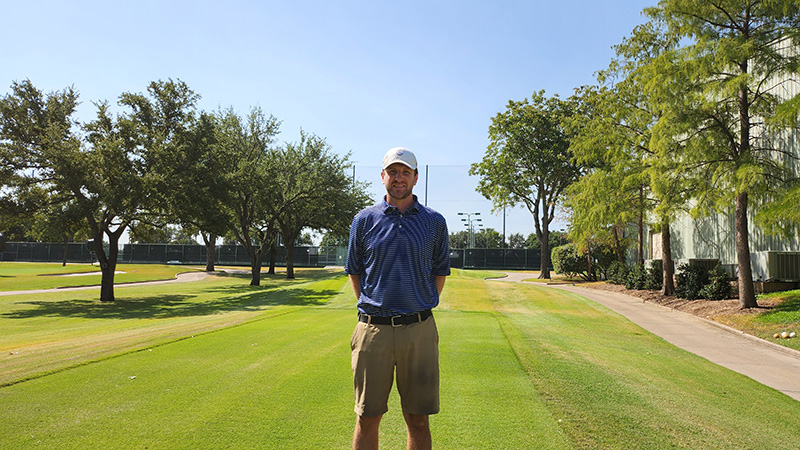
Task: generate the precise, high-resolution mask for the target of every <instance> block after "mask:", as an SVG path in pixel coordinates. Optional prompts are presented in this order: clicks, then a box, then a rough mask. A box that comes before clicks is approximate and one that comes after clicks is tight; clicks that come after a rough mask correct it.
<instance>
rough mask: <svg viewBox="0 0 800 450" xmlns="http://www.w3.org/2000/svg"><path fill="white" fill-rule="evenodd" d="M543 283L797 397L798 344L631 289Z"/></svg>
mask: <svg viewBox="0 0 800 450" xmlns="http://www.w3.org/2000/svg"><path fill="white" fill-rule="evenodd" d="M532 276H533V275H531V274H525V273H509V274H508V277H506V278H496V279H494V280H496V281H514V282H522V280H523V279H526V278H531V277H532ZM531 284H536V285H539V286H545V285H544V284H542V283H531ZM546 287H548V288H554V289H562V290H566V291H569V292H574V293H576V294H579V295H582V296H584V297H586V298H588V299H590V300H593V301H596V302H597V303H600V304H601V305H603V306H605V307H607V308H609V309H611V310H612V311H615V312H616V313H618V314H621V315H623V316H625V317H627V318H628V319H629V320H630V321H632V322H633V323H635V324H637V325H639V326H640V327H642V328H644V329H645V330H647V331H649V332H651V333H653V334H655V335H657V336H661V337H662V338H664V339H665V340H667V341H668V342H670V343H672V344H674V345H676V346H678V347H680V348H682V349H684V350H688V351H690V352H692V353H694V354H696V355H699V356H701V357H703V358H705V359H707V360H709V361H711V362H713V363H715V364H719V365H720V366H723V367H726V368H728V369H731V370H733V371H736V372H739V373H741V374H742V375H745V376H747V377H750V378H752V379H753V380H756V381H758V382H759V383H761V384H764V385H766V386H769V387H771V388H774V389H777V390H779V391H781V392H783V393H784V394H786V395H788V396H789V397H792V398H794V399H795V400H800V352H798V351H796V350H793V349H790V348H786V347H783V346H781V345H778V344H774V343H772V342H769V341H765V340H763V339H759V338H756V337H754V336H751V335H748V334H744V333H742V332H741V331H738V330H735V329H733V328H730V327H727V326H725V325H721V324H718V323H716V322H713V321H710V320H707V319H703V318H701V317H697V316H695V315H692V314H689V313H685V312H682V311H677V310H674V309H671V308H667V307H664V306H661V305H657V304H654V303H647V302H644V301H642V299H640V298H636V297H632V296H629V295H625V294H619V293H615V292H608V291H601V290H597V289H589V288H581V287H578V286H572V285H547V286H546Z"/></svg>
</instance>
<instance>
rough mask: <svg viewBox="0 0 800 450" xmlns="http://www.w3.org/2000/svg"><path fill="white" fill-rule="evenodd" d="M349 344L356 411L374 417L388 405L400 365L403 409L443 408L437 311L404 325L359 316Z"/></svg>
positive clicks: (429, 411) (399, 389) (412, 411)
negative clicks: (374, 320)
mask: <svg viewBox="0 0 800 450" xmlns="http://www.w3.org/2000/svg"><path fill="white" fill-rule="evenodd" d="M350 348H351V350H352V355H351V358H352V359H351V364H352V368H353V385H354V387H355V397H356V406H355V412H356V414H358V415H359V416H367V417H374V416H380V415H381V414H384V413H385V412H386V411H388V410H389V407H388V406H387V402H388V400H389V393H390V392H391V390H392V382H393V379H394V373H395V368H396V369H397V392H398V393H399V394H400V403H401V405H402V408H403V412H406V413H409V414H420V415H428V414H436V413H438V412H439V332H438V331H437V329H436V322H435V321H434V319H433V317H429V318H428V319H426V320H424V321H422V322H417V323H412V324H410V325H403V326H400V327H392V326H391V325H375V324H366V323H364V322H358V324H357V325H356V329H355V331H354V332H353V338H352V339H351V340H350Z"/></svg>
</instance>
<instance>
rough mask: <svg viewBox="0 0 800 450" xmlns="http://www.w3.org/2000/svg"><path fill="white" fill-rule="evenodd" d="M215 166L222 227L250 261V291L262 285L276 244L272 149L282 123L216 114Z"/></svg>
mask: <svg viewBox="0 0 800 450" xmlns="http://www.w3.org/2000/svg"><path fill="white" fill-rule="evenodd" d="M216 120H217V126H216V127H215V132H216V136H215V142H216V144H215V145H216V146H217V150H216V151H217V152H218V154H217V156H216V161H217V162H218V163H219V164H220V165H221V166H222V168H223V173H224V175H223V178H222V179H221V180H220V184H219V186H218V189H219V193H220V195H221V196H222V197H221V205H224V207H225V210H226V211H227V217H228V219H227V220H226V221H225V225H226V227H227V229H228V230H229V232H230V233H231V234H233V235H234V236H236V240H237V241H239V243H241V244H242V246H243V247H244V248H245V250H246V251H247V255H248V257H249V258H250V274H251V279H250V285H251V286H259V285H260V284H261V264H262V261H263V259H264V255H265V254H266V252H267V251H269V249H270V248H272V246H273V245H274V243H275V240H276V237H277V233H278V229H277V211H276V204H277V200H276V192H277V190H278V187H279V186H278V184H277V182H276V180H277V177H278V175H279V171H280V166H279V165H278V164H277V163H276V154H277V153H276V150H275V149H274V148H272V147H271V144H272V143H273V141H274V139H275V136H276V135H277V134H278V128H279V126H280V122H279V121H278V119H276V118H275V117H273V116H271V115H270V116H267V115H265V114H264V113H263V112H262V111H261V109H260V108H253V109H251V111H250V113H249V115H248V116H247V118H245V119H243V118H242V117H240V116H239V115H238V114H236V113H235V112H234V111H233V109H228V110H225V111H219V112H218V113H217V114H216Z"/></svg>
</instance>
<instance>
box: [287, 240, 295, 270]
mask: <svg viewBox="0 0 800 450" xmlns="http://www.w3.org/2000/svg"><path fill="white" fill-rule="evenodd" d="M285 244H286V279H287V280H294V240H292V243H291V244H290V243H289V242H285Z"/></svg>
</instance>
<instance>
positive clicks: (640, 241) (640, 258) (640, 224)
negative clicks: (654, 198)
mask: <svg viewBox="0 0 800 450" xmlns="http://www.w3.org/2000/svg"><path fill="white" fill-rule="evenodd" d="M643 204H644V192H643V188H640V189H639V205H640V206H639V217H638V220H637V223H636V227H637V231H638V232H639V235H638V236H637V241H636V262H637V263H638V264H644V210H643V208H642V205H643Z"/></svg>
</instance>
